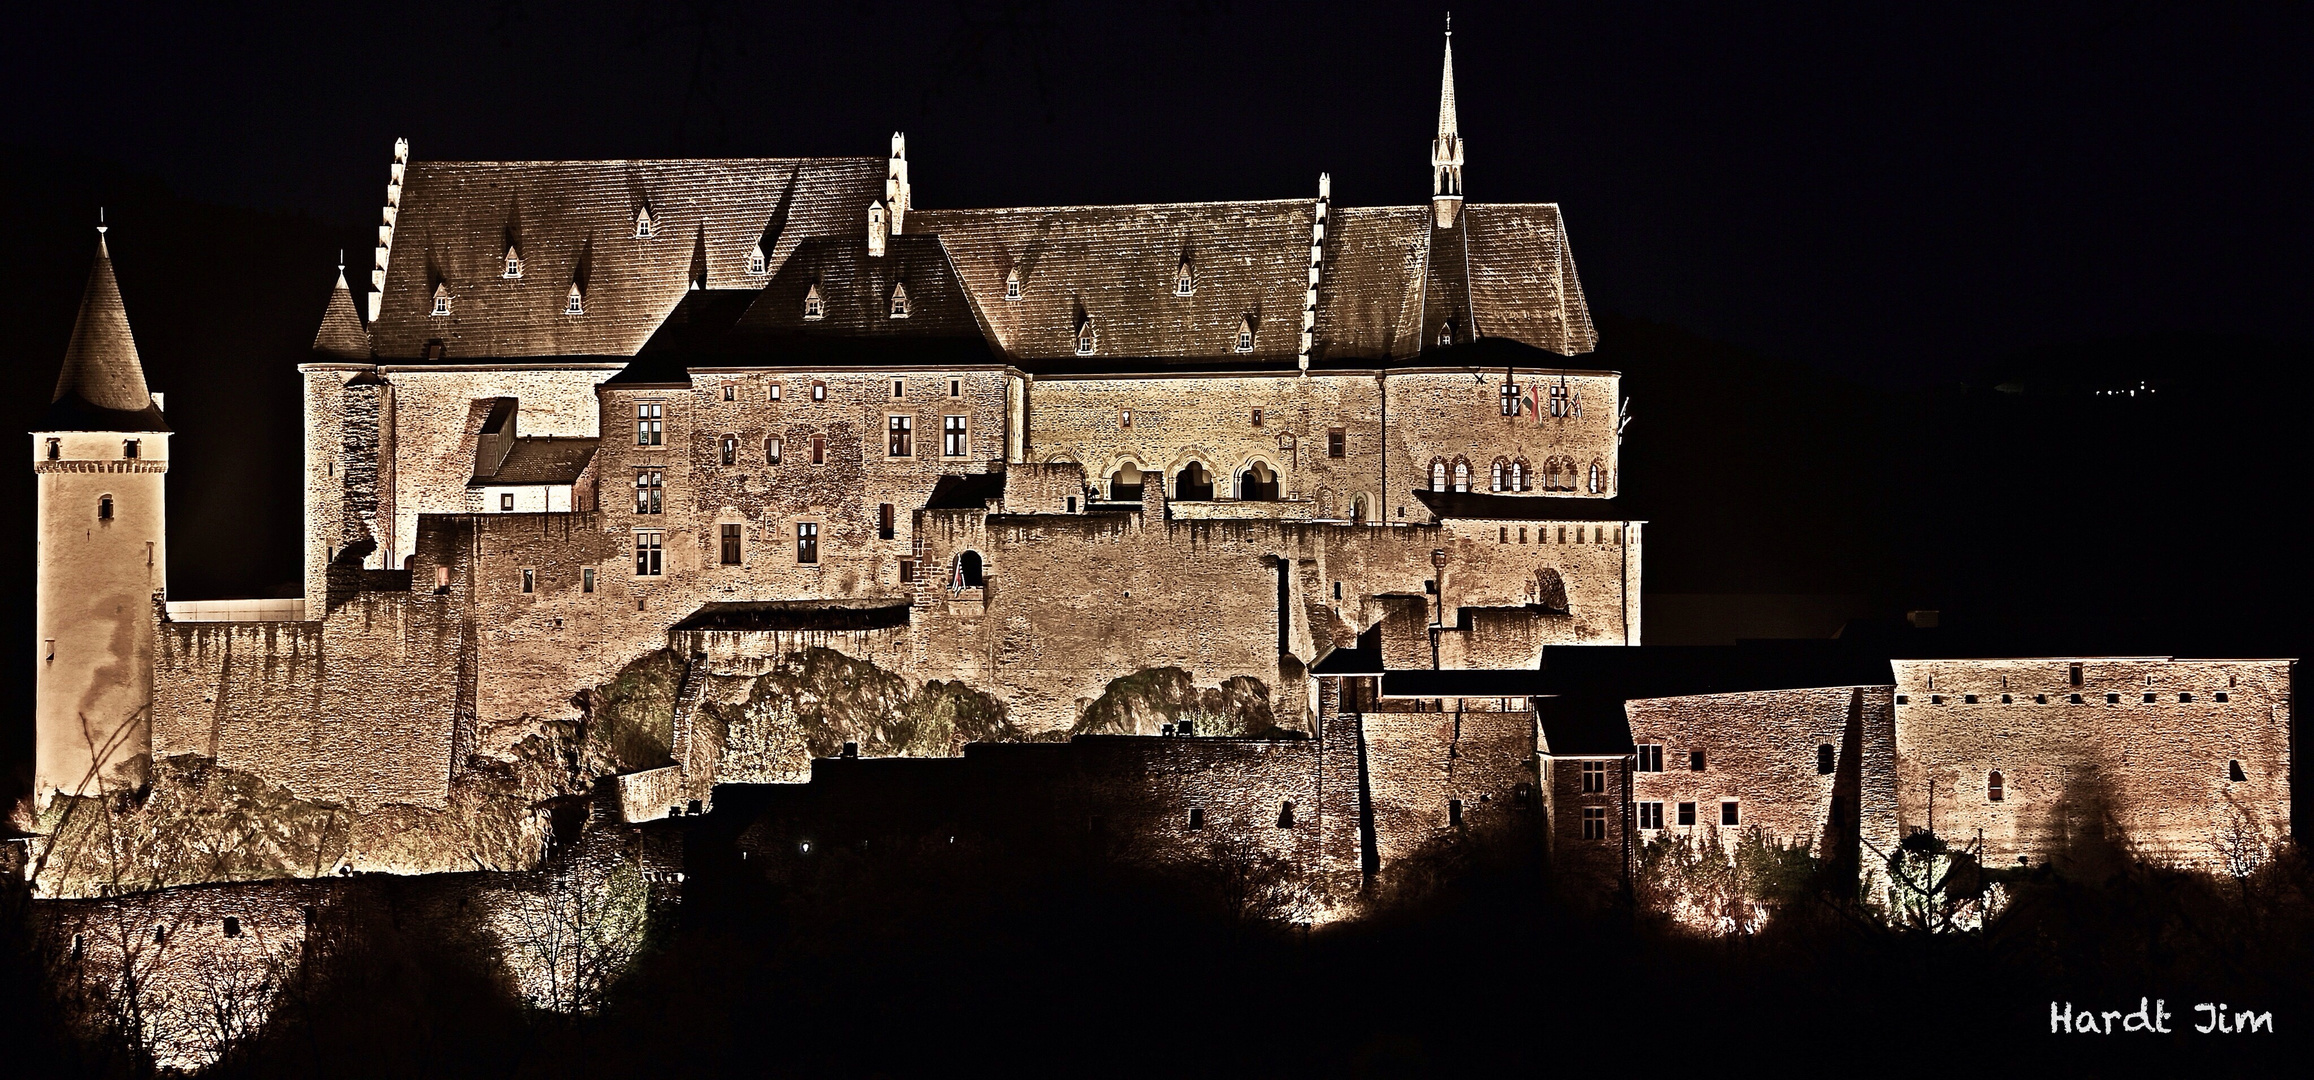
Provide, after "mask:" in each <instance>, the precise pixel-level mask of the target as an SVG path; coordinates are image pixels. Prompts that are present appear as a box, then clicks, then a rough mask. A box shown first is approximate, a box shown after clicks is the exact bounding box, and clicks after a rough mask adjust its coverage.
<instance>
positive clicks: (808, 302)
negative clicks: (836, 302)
mask: <svg viewBox="0 0 2314 1080" xmlns="http://www.w3.org/2000/svg"><path fill="white" fill-rule="evenodd" d="M826 316H827V304H826V303H825V302H824V301H823V300H821V298H820V283H819V282H816V281H815V282H812V283H811V287H810V288H808V289H805V290H804V294H803V317H804V318H806V319H820V318H825V317H826Z"/></svg>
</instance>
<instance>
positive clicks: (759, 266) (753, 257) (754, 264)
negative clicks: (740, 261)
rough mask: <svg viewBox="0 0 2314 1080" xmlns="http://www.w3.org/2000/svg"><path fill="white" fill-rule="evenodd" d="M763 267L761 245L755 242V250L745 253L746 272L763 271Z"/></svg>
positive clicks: (758, 272)
mask: <svg viewBox="0 0 2314 1080" xmlns="http://www.w3.org/2000/svg"><path fill="white" fill-rule="evenodd" d="M763 267H764V260H763V245H762V244H757V245H755V250H753V251H750V252H748V253H747V272H748V273H750V274H761V273H763V272H764V270H763Z"/></svg>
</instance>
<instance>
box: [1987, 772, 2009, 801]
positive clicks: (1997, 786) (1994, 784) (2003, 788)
mask: <svg viewBox="0 0 2314 1080" xmlns="http://www.w3.org/2000/svg"><path fill="white" fill-rule="evenodd" d="M2007 794H2008V791H2007V785H2006V784H2005V783H2003V782H2002V780H2001V770H1999V769H1994V770H1993V771H1992V773H1991V774H1990V775H1988V776H1986V777H1985V799H1986V800H1987V801H1989V802H2000V801H2001V799H2002V798H2003V797H2004V796H2005V795H2007Z"/></svg>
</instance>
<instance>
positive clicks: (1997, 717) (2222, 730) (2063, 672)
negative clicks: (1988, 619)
mask: <svg viewBox="0 0 2314 1080" xmlns="http://www.w3.org/2000/svg"><path fill="white" fill-rule="evenodd" d="M1894 666H1895V669H1896V694H1897V698H1896V701H1897V704H1896V706H1895V714H1896V778H1897V799H1898V807H1897V811H1898V815H1899V817H1900V819H1901V821H1902V825H1903V827H1904V828H1905V829H1907V830H1910V829H1919V828H1932V829H1933V830H1934V831H1935V832H1936V833H1937V834H1938V835H1940V836H1943V837H1946V838H1947V839H1950V840H1952V841H1954V842H1955V843H1960V842H1973V841H1974V840H1975V839H1976V837H1977V836H1978V835H1979V833H1980V831H1981V833H1982V835H1983V837H1984V845H1985V847H1984V857H1985V860H1986V862H1987V863H1988V864H1990V865H1996V866H1999V865H2010V864H2013V862H2014V861H2015V860H2016V859H2017V857H2019V856H2024V857H2026V858H2028V859H2030V860H2031V861H2033V862H2035V863H2038V862H2041V861H2043V860H2047V859H2056V860H2060V861H2062V860H2065V859H2069V858H2083V859H2094V858H2097V857H2099V856H2100V855H2101V854H2104V853H2107V852H2110V851H2113V850H2132V851H2135V852H2137V853H2138V854H2140V855H2143V856H2146V857H2149V858H2153V859H2157V860H2165V861H2174V862H2178V863H2181V864H2186V865H2194V866H2201V867H2205V868H2212V869H2223V867H2222V866H2221V865H2220V864H2221V863H2222V862H2223V860H2224V857H2225V854H2226V852H2227V851H2228V850H2229V849H2233V850H2239V849H2241V848H2242V847H2243V846H2244V845H2246V844H2258V843H2264V842H2267V841H2270V840H2273V839H2278V838H2282V837H2287V836H2288V835H2289V831H2290V771H2291V769H2292V767H2293V762H2292V759H2291V752H2290V707H2291V702H2290V677H2291V674H2290V673H2291V667H2292V663H2291V662H2290V661H2286V660H2234V661H2217V660H2168V659H2165V658H2117V659H2099V658H2086V659H2081V660H2069V659H2030V660H1899V661H1896V662H1895V665H1894ZM2076 672H2078V682H2076V681H2075V673H2076ZM1932 682H1933V685H1932ZM2221 698H2222V699H2223V700H2221ZM2235 766H2239V768H2240V770H2241V773H2240V775H2241V779H2239V780H2236V779H2233V776H2234V773H2233V769H2234V767H2235ZM1996 771H1997V772H1999V773H2000V777H2001V793H2000V794H2001V797H2000V799H1999V800H1997V801H1996V800H1994V799H1993V798H1992V774H1993V773H1994V772H1996Z"/></svg>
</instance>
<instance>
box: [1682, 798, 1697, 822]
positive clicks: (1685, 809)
mask: <svg viewBox="0 0 2314 1080" xmlns="http://www.w3.org/2000/svg"><path fill="white" fill-rule="evenodd" d="M1679 823H1680V824H1682V825H1693V824H1695V804H1694V803H1691V802H1683V803H1680V804H1679Z"/></svg>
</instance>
